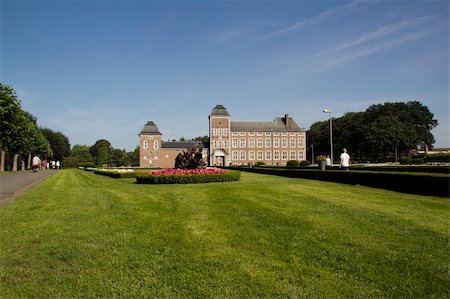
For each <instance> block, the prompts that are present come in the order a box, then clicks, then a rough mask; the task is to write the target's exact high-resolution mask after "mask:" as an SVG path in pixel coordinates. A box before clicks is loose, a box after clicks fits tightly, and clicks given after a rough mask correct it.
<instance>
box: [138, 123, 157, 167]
mask: <svg viewBox="0 0 450 299" xmlns="http://www.w3.org/2000/svg"><path fill="white" fill-rule="evenodd" d="M161 136H162V134H161V133H160V132H159V130H158V127H157V126H156V125H155V123H154V122H153V121H148V122H147V124H146V125H145V126H144V128H143V129H142V130H141V133H139V167H150V166H153V165H158V164H159V163H158V159H160V157H159V151H160V149H161Z"/></svg>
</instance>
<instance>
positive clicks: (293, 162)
mask: <svg viewBox="0 0 450 299" xmlns="http://www.w3.org/2000/svg"><path fill="white" fill-rule="evenodd" d="M286 166H287V167H300V161H298V160H289V161H287V163H286Z"/></svg>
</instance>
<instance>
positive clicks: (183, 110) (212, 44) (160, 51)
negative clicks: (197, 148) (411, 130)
mask: <svg viewBox="0 0 450 299" xmlns="http://www.w3.org/2000/svg"><path fill="white" fill-rule="evenodd" d="M0 5H1V6H0V9H1V52H0V57H1V64H0V70H1V77H0V81H1V82H2V83H5V84H8V85H11V86H12V87H13V88H14V89H15V90H16V91H17V93H18V95H19V97H20V99H21V100H22V105H23V107H24V109H25V110H27V111H29V112H30V113H32V114H33V115H35V116H36V117H37V118H38V124H39V125H41V126H45V127H48V128H51V129H53V130H55V131H61V132H63V133H64V134H65V135H66V136H68V137H69V139H70V142H71V145H74V144H87V145H92V144H94V143H95V141H96V140H98V139H107V140H109V141H110V142H111V143H112V145H113V147H115V148H124V149H126V150H128V151H130V150H133V149H134V147H135V146H136V145H137V143H138V133H139V131H140V130H141V128H142V126H143V125H144V124H145V123H146V122H147V121H148V120H153V121H154V122H155V123H156V124H157V125H158V128H159V129H160V131H161V132H162V133H163V138H164V139H165V140H167V139H178V138H180V137H185V138H189V137H196V136H200V135H207V133H208V115H209V114H210V113H211V110H212V108H213V107H214V106H215V105H216V104H218V103H220V104H222V105H224V106H225V107H226V108H227V109H228V111H229V113H230V114H231V116H232V119H234V120H260V121H270V120H272V119H273V118H275V117H276V116H282V115H284V114H285V113H289V114H290V115H292V116H293V117H294V118H295V120H296V121H297V122H298V123H299V125H300V126H301V127H304V128H306V129H309V127H310V125H311V124H312V123H314V122H316V121H321V120H326V119H327V117H328V115H327V114H324V113H323V112H322V110H323V109H324V108H328V109H331V110H332V111H333V116H334V117H340V116H342V115H343V114H344V113H346V112H352V111H364V110H365V109H366V108H368V107H369V106H370V105H372V104H379V103H383V102H386V101H391V102H393V101H410V100H419V101H421V102H422V103H423V104H425V105H426V106H427V107H428V108H429V109H430V110H431V112H432V113H434V116H435V118H436V119H438V121H439V126H438V127H437V128H436V129H434V130H433V131H432V132H433V134H434V136H435V139H436V143H435V146H436V147H449V146H450V144H449V116H448V115H449V87H448V82H449V2H448V1H429V0H426V1H425V0H424V1H398V0H397V1H377V0H356V1H312V0H304V1H142V0H141V1H100V0H98V1H89V0H80V1H64V0H62V1H22V0H14V1H12V0H11V1H10V0H1V2H0Z"/></svg>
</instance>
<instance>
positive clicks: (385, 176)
mask: <svg viewBox="0 0 450 299" xmlns="http://www.w3.org/2000/svg"><path fill="white" fill-rule="evenodd" d="M229 168H230V169H236V170H241V171H247V172H254V173H261V174H269V175H278V176H284V177H290V178H303V179H313V180H320V181H329V182H336V183H341V184H350V185H363V186H368V187H374V188H381V189H387V190H393V191H398V192H403V193H410V194H419V195H429V196H439V197H447V198H448V197H449V195H450V176H449V175H447V174H435V173H406V172H392V171H391V172H388V171H365V170H358V171H351V170H350V171H342V170H327V171H320V170H314V169H286V168H264V167H229Z"/></svg>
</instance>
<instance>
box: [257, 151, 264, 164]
mask: <svg viewBox="0 0 450 299" xmlns="http://www.w3.org/2000/svg"><path fill="white" fill-rule="evenodd" d="M256 160H258V161H262V160H263V151H261V150H259V151H257V152H256Z"/></svg>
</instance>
